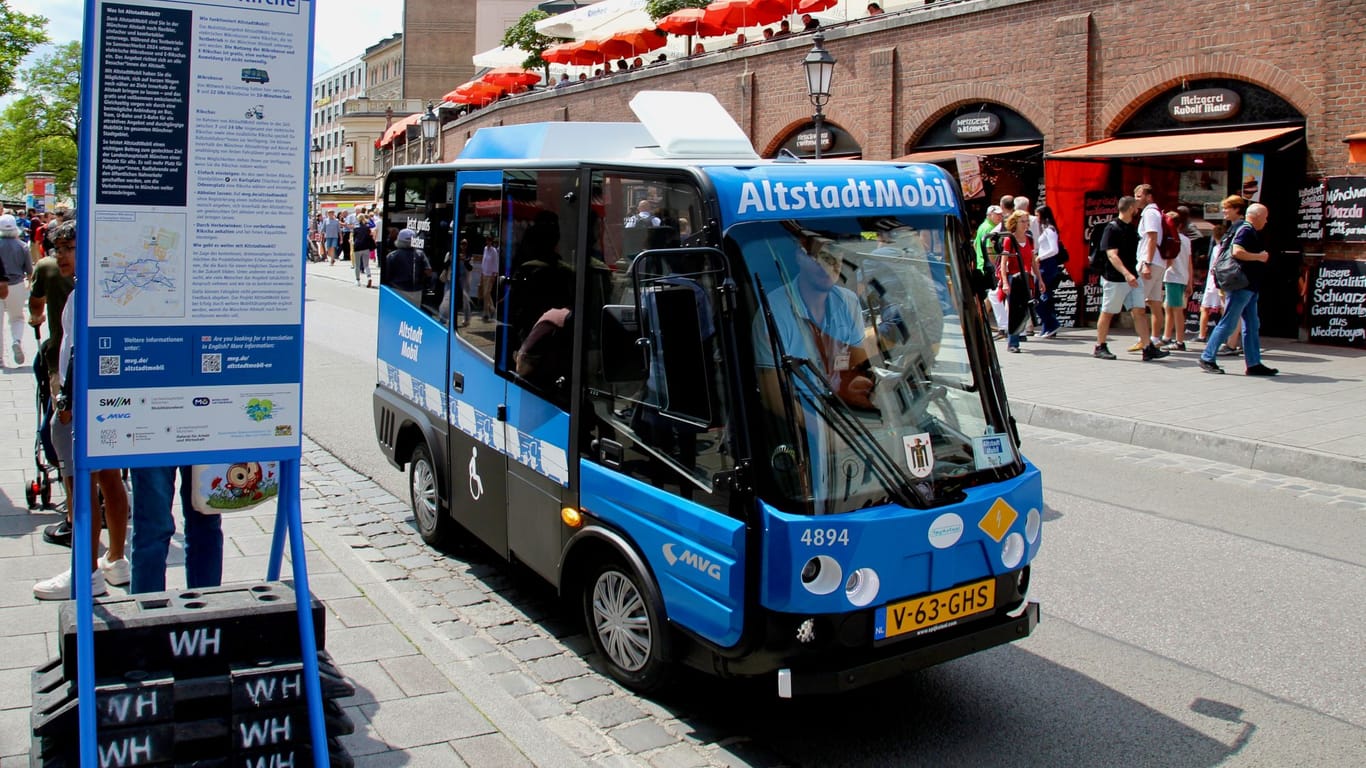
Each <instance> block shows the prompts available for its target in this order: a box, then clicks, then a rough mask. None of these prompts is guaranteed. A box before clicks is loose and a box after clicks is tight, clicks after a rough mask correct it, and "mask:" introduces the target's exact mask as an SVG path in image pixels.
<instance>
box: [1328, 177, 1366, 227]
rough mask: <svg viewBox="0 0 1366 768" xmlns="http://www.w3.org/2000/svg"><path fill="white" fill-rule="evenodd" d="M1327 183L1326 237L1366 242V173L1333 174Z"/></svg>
mask: <svg viewBox="0 0 1366 768" xmlns="http://www.w3.org/2000/svg"><path fill="white" fill-rule="evenodd" d="M1324 186H1325V189H1326V195H1325V199H1324V204H1323V239H1324V240H1328V241H1331V242H1335V243H1366V176H1330V177H1328V178H1327V179H1325V180H1324Z"/></svg>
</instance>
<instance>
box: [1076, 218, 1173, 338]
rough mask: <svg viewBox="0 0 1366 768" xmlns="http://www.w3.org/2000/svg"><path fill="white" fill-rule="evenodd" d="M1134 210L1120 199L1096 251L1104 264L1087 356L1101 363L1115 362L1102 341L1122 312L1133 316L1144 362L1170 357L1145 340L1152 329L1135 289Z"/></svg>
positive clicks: (1138, 250) (1139, 291)
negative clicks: (1093, 340)
mask: <svg viewBox="0 0 1366 768" xmlns="http://www.w3.org/2000/svg"><path fill="white" fill-rule="evenodd" d="M1137 208H1138V201H1137V200H1135V199H1134V198H1132V197H1121V198H1120V199H1119V205H1118V209H1117V212H1118V214H1119V218H1118V219H1116V220H1115V221H1111V222H1109V223H1108V224H1106V225H1105V230H1104V232H1103V233H1102V234H1101V238H1100V249H1101V250H1102V251H1103V252H1104V253H1105V255H1106V261H1105V262H1104V264H1103V265H1102V266H1103V271H1102V272H1101V277H1100V286H1101V304H1100V317H1099V319H1098V320H1097V321H1096V348H1095V349H1094V350H1093V351H1092V353H1091V354H1092V356H1093V357H1097V358H1100V359H1102V360H1114V359H1115V355H1114V353H1112V352H1111V351H1110V348H1109V346H1108V345H1107V344H1106V338H1107V337H1108V336H1109V334H1110V323H1111V322H1112V321H1113V320H1114V317H1115V315H1118V314H1119V313H1121V312H1123V311H1124V310H1126V309H1127V310H1129V312H1130V314H1131V315H1132V316H1133V319H1134V330H1135V331H1137V332H1138V347H1139V349H1140V350H1142V352H1143V359H1144V361H1148V360H1158V359H1161V358H1164V357H1167V356H1168V355H1169V354H1171V353H1170V352H1167V351H1165V350H1162V349H1159V348H1158V346H1157V345H1156V344H1154V343H1152V342H1151V341H1150V340H1149V339H1150V338H1151V336H1152V334H1151V330H1152V329H1151V326H1150V324H1149V317H1148V312H1147V310H1146V309H1145V307H1144V297H1143V289H1142V288H1141V287H1139V276H1138V274H1137V272H1138V267H1137V265H1136V261H1137V255H1138V254H1140V253H1142V251H1143V249H1142V244H1141V242H1140V240H1139V237H1138V230H1137V229H1136V228H1135V227H1134V224H1133V221H1134V214H1135V213H1136V212H1137Z"/></svg>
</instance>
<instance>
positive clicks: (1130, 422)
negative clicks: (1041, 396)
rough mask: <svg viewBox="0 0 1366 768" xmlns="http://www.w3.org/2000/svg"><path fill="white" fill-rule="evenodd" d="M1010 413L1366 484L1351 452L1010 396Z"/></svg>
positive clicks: (1265, 468) (1069, 428) (1365, 463)
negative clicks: (1216, 432) (1321, 449)
mask: <svg viewBox="0 0 1366 768" xmlns="http://www.w3.org/2000/svg"><path fill="white" fill-rule="evenodd" d="M1010 412H1011V414H1013V415H1014V416H1015V418H1016V420H1018V421H1019V422H1020V423H1021V424H1028V425H1030V426H1034V427H1043V428H1045V429H1055V430H1059V431H1062V432H1071V433H1073V434H1078V435H1086V436H1087V437H1095V438H1098V439H1101V440H1110V441H1112V442H1117V443H1125V444H1127V445H1134V446H1139V447H1141V448H1153V449H1156V450H1161V451H1169V452H1171V453H1180V454H1185V455H1187V456H1197V457H1199V458H1202V459H1209V460H1211V461H1218V462H1222V463H1224V464H1232V465H1234V466H1238V467H1244V468H1246V469H1255V470H1258V471H1261V472H1274V473H1277V474H1281V475H1289V476H1291V477H1300V478H1304V479H1306V480H1314V481H1317V482H1321V483H1332V484H1334V485H1344V486H1348V487H1351V488H1362V489H1366V460H1362V459H1356V458H1352V457H1350V456H1338V455H1334V454H1331V453H1322V452H1319V451H1311V450H1308V449H1305V448H1295V447H1292V446H1286V445H1274V444H1271V443H1266V442H1262V441H1259V440H1248V439H1246V438H1241V437H1228V436H1224V435H1211V434H1210V433H1208V432H1199V431H1196V430H1191V429H1183V428H1181V427H1174V426H1171V425H1167V424H1154V423H1152V422H1147V421H1140V420H1138V419H1126V418H1123V417H1119V416H1110V415H1108V414H1103V413H1095V412H1094V411H1083V410H1077V409H1071V408H1059V407H1057V406H1054V405H1042V404H1038V403H1031V402H1028V401H1024V400H1011V401H1010Z"/></svg>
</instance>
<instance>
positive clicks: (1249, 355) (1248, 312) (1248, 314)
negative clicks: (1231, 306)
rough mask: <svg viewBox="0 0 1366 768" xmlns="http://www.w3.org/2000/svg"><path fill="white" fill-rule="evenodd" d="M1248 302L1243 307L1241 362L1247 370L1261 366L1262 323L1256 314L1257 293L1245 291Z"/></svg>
mask: <svg viewBox="0 0 1366 768" xmlns="http://www.w3.org/2000/svg"><path fill="white" fill-rule="evenodd" d="M1247 293H1248V300H1247V303H1246V304H1244V305H1243V311H1242V318H1243V360H1244V361H1245V362H1246V363H1247V367H1248V368H1255V367H1256V366H1259V365H1261V364H1262V321H1261V318H1260V317H1259V316H1258V314H1257V292H1256V291H1247Z"/></svg>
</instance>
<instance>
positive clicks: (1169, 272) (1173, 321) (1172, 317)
mask: <svg viewBox="0 0 1366 768" xmlns="http://www.w3.org/2000/svg"><path fill="white" fill-rule="evenodd" d="M1187 215H1188V214H1187V213H1186V209H1185V206H1181V207H1180V208H1178V209H1177V210H1175V211H1168V212H1167V218H1168V219H1170V220H1171V221H1173V222H1175V224H1176V230H1177V232H1178V233H1180V234H1179V236H1180V238H1181V250H1180V252H1178V253H1177V254H1176V258H1175V259H1173V260H1171V261H1169V262H1167V269H1166V271H1164V272H1163V273H1162V290H1163V292H1164V293H1163V301H1162V306H1163V308H1164V309H1165V314H1166V320H1167V322H1166V326H1165V330H1164V332H1163V333H1162V343H1163V345H1164V346H1166V347H1168V348H1170V349H1175V350H1177V351H1178V352H1185V351H1186V293H1187V291H1189V290H1190V289H1191V239H1190V238H1189V237H1186V232H1185V230H1186V223H1187Z"/></svg>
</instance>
